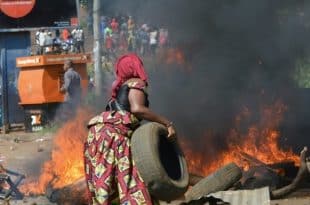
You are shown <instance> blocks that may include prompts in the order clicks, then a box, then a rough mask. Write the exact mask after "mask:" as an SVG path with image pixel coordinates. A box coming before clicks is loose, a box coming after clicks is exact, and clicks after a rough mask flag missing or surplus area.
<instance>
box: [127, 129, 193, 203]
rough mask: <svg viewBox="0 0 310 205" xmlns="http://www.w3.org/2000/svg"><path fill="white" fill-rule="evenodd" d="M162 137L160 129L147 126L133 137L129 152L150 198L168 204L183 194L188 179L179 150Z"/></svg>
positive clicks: (164, 130)
mask: <svg viewBox="0 0 310 205" xmlns="http://www.w3.org/2000/svg"><path fill="white" fill-rule="evenodd" d="M166 136H167V130H166V128H165V127H164V126H162V125H160V124H158V123H147V124H145V125H143V126H141V127H139V128H138V129H137V130H136V131H135V132H134V133H133V136H132V140H131V149H132V155H133V160H134V162H135V164H136V166H137V168H138V170H139V172H140V175H141V177H142V179H143V180H144V182H145V184H146V185H147V186H148V189H149V192H150V194H151V195H152V196H154V197H155V198H156V199H158V200H163V201H171V200H173V199H176V198H178V197H180V196H182V195H183V194H184V193H185V192H186V190H187V187H188V181H189V175H188V171H187V165H186V162H185V158H184V156H183V153H182V151H181V149H180V147H179V146H178V144H177V143H176V142H175V143H172V142H169V141H168V140H167V138H166Z"/></svg>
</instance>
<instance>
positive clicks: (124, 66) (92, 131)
mask: <svg viewBox="0 0 310 205" xmlns="http://www.w3.org/2000/svg"><path fill="white" fill-rule="evenodd" d="M115 71H116V80H115V81H114V82H113V85H112V98H111V100H110V101H109V102H108V105H107V108H106V111H105V112H103V113H101V114H100V115H98V116H96V117H94V118H92V119H91V120H90V122H89V124H88V128H89V134H88V137H87V141H86V143H85V152H84V159H85V172H86V180H87V185H88V190H89V194H90V200H91V202H90V203H91V204H96V205H97V204H100V205H108V204H111V200H112V199H113V197H115V195H116V194H118V196H119V200H120V203H121V204H131V205H143V204H146V205H149V204H152V201H151V198H150V195H149V193H148V190H147V187H146V185H145V184H144V182H143V180H142V178H141V177H140V175H139V173H138V170H137V168H136V166H135V164H134V162H133V160H132V155H131V149H130V137H131V134H132V133H133V131H134V130H135V129H136V128H137V127H138V126H139V125H140V121H141V120H149V121H153V122H158V123H160V124H163V125H164V126H166V127H167V130H168V139H173V138H175V136H176V133H175V129H174V127H173V125H172V123H171V121H169V120H167V119H166V118H165V117H163V116H160V115H158V114H155V113H154V112H152V111H151V110H150V109H149V108H148V104H149V102H148V95H147V93H146V88H147V85H148V83H147V80H148V78H147V75H146V72H145V70H144V67H143V63H142V61H141V59H140V58H139V57H138V56H137V55H135V54H128V55H124V56H122V57H120V58H119V59H118V61H117V63H116V66H115Z"/></svg>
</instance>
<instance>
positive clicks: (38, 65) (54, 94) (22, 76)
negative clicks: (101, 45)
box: [16, 54, 90, 106]
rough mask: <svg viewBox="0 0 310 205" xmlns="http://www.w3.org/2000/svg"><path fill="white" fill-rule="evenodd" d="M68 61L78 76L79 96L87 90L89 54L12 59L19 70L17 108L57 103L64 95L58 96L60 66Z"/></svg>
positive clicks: (61, 70)
mask: <svg viewBox="0 0 310 205" xmlns="http://www.w3.org/2000/svg"><path fill="white" fill-rule="evenodd" d="M68 59H70V60H72V62H73V67H74V69H75V70H76V71H77V72H78V73H79V74H80V75H81V80H82V81H81V84H82V90H83V93H84V94H85V92H86V91H87V88H88V76H87V69H86V64H87V63H89V62H90V55H89V54H63V55H40V56H27V57H19V58H16V67H18V68H20V72H19V77H18V92H19V97H20V104H21V105H23V106H26V105H38V104H47V103H60V102H63V101H64V94H63V93H62V92H60V88H61V86H62V84H63V75H64V70H63V64H64V61H65V60H68Z"/></svg>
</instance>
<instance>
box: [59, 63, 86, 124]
mask: <svg viewBox="0 0 310 205" xmlns="http://www.w3.org/2000/svg"><path fill="white" fill-rule="evenodd" d="M64 71H65V74H64V84H63V86H62V87H61V89H60V91H61V92H64V93H65V94H66V95H65V103H64V105H63V112H64V113H63V114H64V115H65V116H64V117H65V118H66V119H68V118H70V117H73V116H74V115H75V111H76V108H77V107H78V105H79V104H80V100H81V76H80V74H79V73H78V72H76V71H75V70H74V69H73V64H72V61H71V60H66V61H65V63H64Z"/></svg>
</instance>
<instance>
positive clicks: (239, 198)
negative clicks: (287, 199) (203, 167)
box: [209, 187, 270, 205]
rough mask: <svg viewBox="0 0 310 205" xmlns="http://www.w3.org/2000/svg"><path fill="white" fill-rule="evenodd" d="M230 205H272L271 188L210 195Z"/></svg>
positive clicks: (221, 192)
mask: <svg viewBox="0 0 310 205" xmlns="http://www.w3.org/2000/svg"><path fill="white" fill-rule="evenodd" d="M209 196H213V197H216V198H219V199H221V200H223V201H224V202H228V203H230V205H270V195H269V188H268V187H264V188H261V189H254V190H237V191H220V192H217V193H213V194H210V195H209Z"/></svg>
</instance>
